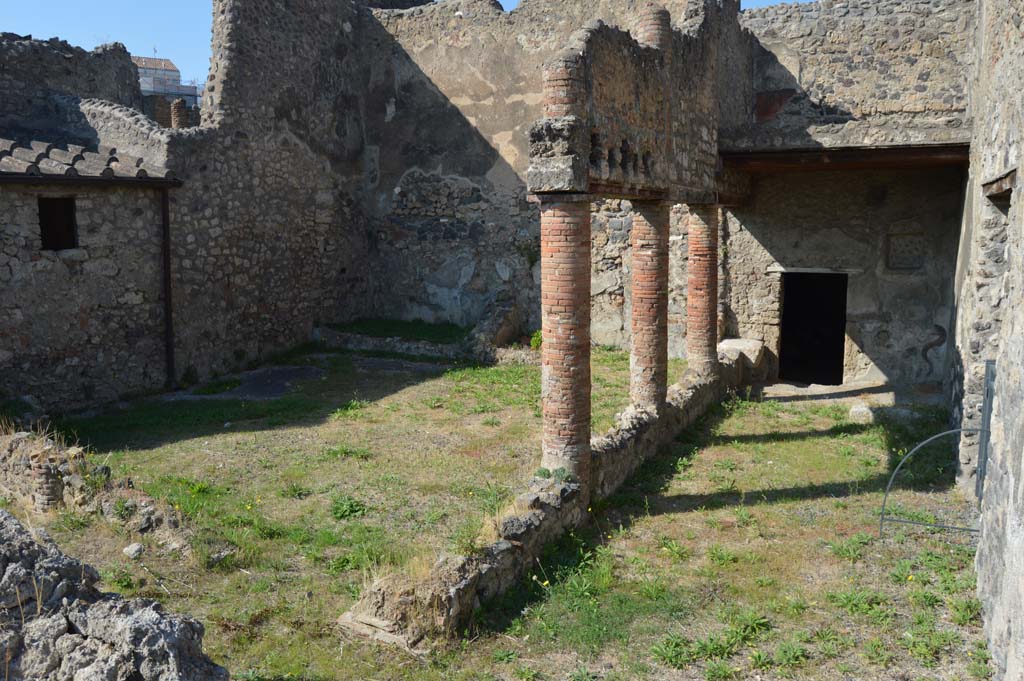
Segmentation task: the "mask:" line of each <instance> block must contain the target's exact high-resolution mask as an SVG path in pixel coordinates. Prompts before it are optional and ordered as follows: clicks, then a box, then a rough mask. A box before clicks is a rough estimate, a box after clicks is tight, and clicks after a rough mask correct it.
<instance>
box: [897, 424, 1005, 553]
mask: <svg viewBox="0 0 1024 681" xmlns="http://www.w3.org/2000/svg"><path fill="white" fill-rule="evenodd" d="M987 432H988V430H987V429H985V428H956V429H954V430H947V431H946V432H944V433H939V434H938V435H932V436H931V437H930V438H928V439H927V440H925V441H924V442H922V443H921V444H919V445H917V446H916V447H914V448H913V449H911V450H910V452H909V453H908V454H907V455H906V456H905V457H903V459H902V460H901V461H900V463H899V465H897V466H896V470H894V471H893V472H892V476H890V478H889V484H888V485H886V486H885V496H884V497H882V514H881V516H880V517H879V518H878V536H879V537H881V536H882V528H883V526H884V525H885V522H886V521H887V520H888V521H889V522H890V523H902V524H904V525H919V526H921V527H938V528H940V529H943V530H960V531H961V532H977V531H978V530H976V529H974V528H971V527H958V526H956V525H943V524H941V523H922V522H919V521H917V520H904V519H903V518H886V516H885V505H886V504H887V503H888V502H889V492H890V490H892V485H893V483H894V482H896V476H897V475H899V473H900V469H902V468H903V464H905V463H906V462H907V461H908V460H909V459H910V457H912V456H914V454H917V452H918V450H919V449H921V448H922V447H924V446H925V445H927V444H930V443H932V442H934V441H935V440H938V439H939V438H940V437H946V436H947V435H956V434H958V433H987Z"/></svg>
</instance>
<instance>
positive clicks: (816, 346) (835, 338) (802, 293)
mask: <svg viewBox="0 0 1024 681" xmlns="http://www.w3.org/2000/svg"><path fill="white" fill-rule="evenodd" d="M846 283H847V275H845V274H817V273H815V274H810V273H804V272H791V273H786V274H783V275H782V342H781V348H780V350H779V378H781V379H782V380H784V381H792V382H794V383H819V384H821V385H840V384H841V383H842V382H843V355H844V353H845V346H846Z"/></svg>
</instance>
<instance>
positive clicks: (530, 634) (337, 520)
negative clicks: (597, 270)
mask: <svg viewBox="0 0 1024 681" xmlns="http://www.w3.org/2000/svg"><path fill="white" fill-rule="evenodd" d="M281 361H282V362H284V363H294V364H301V365H307V366H308V365H313V366H318V367H320V368H321V369H322V373H321V375H320V377H319V378H317V379H314V380H310V381H306V382H304V383H301V384H300V385H299V386H298V387H297V389H296V390H295V391H294V392H293V393H291V394H289V395H287V396H284V397H281V398H278V399H275V400H269V401H261V402H257V401H245V402H243V401H238V400H202V401H180V402H165V401H148V400H147V401H142V402H139V403H136V404H134V405H131V406H128V407H127V408H124V409H120V410H117V411H114V412H109V413H105V414H100V415H96V416H92V417H90V418H87V419H78V420H73V421H68V422H65V423H63V424H61V427H62V428H63V429H64V430H65V431H66V432H74V433H76V434H77V436H78V438H79V439H80V440H81V441H82V442H83V443H88V444H89V445H90V446H91V447H92V450H93V454H92V456H93V457H94V458H95V460H97V461H98V462H101V463H106V464H108V465H110V466H111V467H112V468H113V470H114V475H115V477H128V478H131V479H132V481H133V483H134V484H135V486H136V487H139V488H142V489H144V490H145V491H147V492H149V493H150V494H152V495H153V496H155V497H158V498H161V499H165V500H167V501H168V502H170V503H171V504H173V505H174V506H176V507H177V508H179V509H180V510H181V512H182V513H183V514H184V515H185V516H187V517H188V519H189V521H190V525H191V527H192V528H193V529H194V536H193V537H192V538H191V541H190V545H191V551H190V555H188V556H181V555H178V554H176V553H167V552H165V551H161V550H160V549H159V548H158V547H155V546H154V547H151V548H150V550H148V551H147V553H146V554H144V557H143V559H142V561H140V562H132V561H129V560H127V559H126V558H125V557H124V556H123V555H122V554H121V548H123V547H124V546H125V545H126V544H127V543H129V542H131V541H136V540H137V539H138V537H129V536H123V535H122V534H119V533H118V532H117V531H115V529H114V528H113V526H112V525H109V524H107V523H105V522H103V521H101V520H97V519H93V518H90V517H83V516H77V515H74V514H64V515H62V516H60V517H57V518H55V519H53V522H52V527H51V528H50V529H51V531H52V533H53V534H54V536H55V538H56V539H57V541H58V542H59V543H60V545H61V546H62V548H64V549H65V550H66V551H68V552H69V553H72V554H74V555H77V556H80V557H83V558H85V559H87V560H88V561H89V562H91V563H93V564H94V565H96V566H97V567H99V568H100V569H101V571H102V573H103V575H104V580H105V584H104V586H105V587H106V588H110V589H115V590H118V591H121V592H123V593H125V594H128V595H145V596H147V597H152V598H156V599H158V600H161V601H163V602H164V603H166V604H167V607H168V608H170V609H172V610H176V611H179V612H185V613H189V614H191V615H193V616H194V617H196V618H198V619H200V620H201V621H202V622H203V623H204V624H205V625H206V629H207V636H206V647H207V650H208V652H209V653H210V654H211V656H212V657H214V659H216V660H217V661H218V662H220V663H221V664H224V665H225V666H227V667H228V668H229V669H230V670H231V672H232V675H233V677H234V678H240V679H250V680H253V681H254V680H257V679H263V680H271V679H274V680H276V679H310V680H312V679H318V680H319V679H731V678H735V679H755V678H762V679H776V678H797V679H845V678H856V679H875V678H877V679H904V678H905V679H908V680H910V679H913V680H915V681H917V680H919V679H954V678H955V679H963V678H987V662H986V658H985V654H984V648H983V647H981V646H980V643H979V642H980V641H981V631H980V622H979V618H978V603H977V601H976V600H974V598H973V588H974V577H973V568H972V556H973V548H972V546H971V545H970V544H969V543H968V539H967V538H965V537H963V536H958V535H953V534H950V533H938V532H931V531H927V530H917V529H907V530H901V529H900V528H892V529H890V530H889V531H888V533H887V535H886V537H885V538H883V539H878V538H877V530H876V524H877V512H878V508H879V506H880V503H881V490H882V489H883V487H884V483H885V481H886V480H887V477H888V471H889V468H890V466H891V465H892V463H893V462H892V457H893V452H895V451H898V450H900V449H905V448H907V447H909V446H911V445H912V444H914V443H915V442H916V441H917V440H919V439H922V438H923V436H925V435H927V434H931V433H934V432H936V431H937V430H938V429H940V427H941V425H942V418H943V417H942V415H941V413H934V412H929V411H927V410H925V411H919V412H917V413H916V414H911V415H910V416H907V415H906V414H904V415H903V416H902V417H901V418H900V419H899V420H893V421H891V422H883V423H880V424H877V425H860V424H852V423H849V422H848V421H847V420H846V414H847V408H846V407H843V406H840V405H825V406H822V405H801V404H778V403H774V402H763V403H762V402H749V401H742V400H733V401H731V402H730V403H728V404H727V405H725V406H723V407H722V408H721V409H719V410H717V411H716V412H715V413H712V414H710V415H709V416H708V417H707V418H706V419H704V420H703V421H702V422H701V423H700V424H698V425H697V426H695V427H694V428H693V429H691V430H690V431H689V432H687V433H685V434H684V435H683V436H682V437H681V438H679V440H678V441H677V442H676V443H674V444H673V445H672V446H671V447H669V448H667V449H666V451H664V452H663V453H662V455H661V456H659V457H658V458H657V459H655V460H653V461H651V462H650V463H649V464H648V465H646V466H645V467H644V468H643V469H642V470H641V471H640V473H639V475H637V476H636V478H635V479H634V480H633V481H632V482H631V483H630V485H629V486H627V487H626V488H625V489H623V490H622V491H620V493H619V494H617V495H616V496H615V497H614V498H612V499H610V500H608V501H606V502H603V503H601V504H598V505H595V507H594V508H593V523H591V525H590V527H588V528H586V529H585V530H582V531H581V532H579V533H578V534H576V535H574V536H572V537H569V538H567V539H566V540H565V541H564V542H563V543H562V544H560V545H559V546H556V547H552V549H551V551H550V554H549V555H548V556H546V557H545V559H544V560H542V561H540V562H539V563H538V565H537V567H536V570H535V571H534V572H533V574H531V575H530V576H529V578H528V579H527V580H526V581H525V582H524V584H523V586H522V587H521V588H520V589H518V590H516V591H515V592H513V593H511V594H509V595H508V596H507V597H506V598H505V599H504V600H503V601H502V602H500V603H494V604H490V605H488V606H487V608H486V609H485V610H484V611H483V612H481V613H479V616H478V618H477V622H476V624H475V626H474V629H473V631H472V632H471V633H470V636H469V638H468V639H466V640H465V641H462V642H459V643H454V644H452V645H450V646H440V647H438V648H437V649H436V650H435V651H434V652H433V653H432V654H431V655H429V656H428V657H427V658H425V659H419V658H413V657H410V656H407V655H404V654H400V653H398V652H397V651H395V650H391V649H387V648H381V647H377V646H371V645H368V644H366V643H363V642H360V641H342V640H341V639H340V638H339V636H338V632H337V631H336V629H335V627H334V622H335V620H336V618H337V617H338V615H339V614H340V613H341V612H343V611H344V610H345V609H346V608H347V607H348V606H349V605H350V604H351V603H352V602H353V600H354V599H355V598H357V597H358V594H359V592H360V590H361V589H362V588H363V586H364V585H365V584H366V583H367V581H369V580H371V579H372V578H373V576H374V575H376V574H380V573H381V572H382V571H387V570H396V569H400V570H406V571H422V570H426V569H427V568H428V567H429V565H430V564H431V563H432V561H433V560H434V558H435V557H436V556H437V555H438V553H440V552H441V551H445V550H454V551H468V550H472V549H473V547H474V545H475V544H476V543H477V542H478V535H479V533H480V531H481V528H483V527H485V526H486V524H487V522H488V521H489V519H490V518H492V517H494V516H495V515H496V514H497V513H498V512H499V511H500V510H501V509H502V508H503V507H504V506H505V504H506V503H507V502H508V500H509V499H510V498H511V495H512V494H513V493H514V491H515V489H516V488H517V486H518V485H519V483H520V481H521V480H523V479H524V478H526V477H527V476H528V475H529V474H530V473H531V472H532V471H533V470H534V469H535V468H536V466H537V464H538V460H539V433H540V428H539V426H540V418H539V390H540V388H539V369H538V368H537V367H536V366H497V367H471V366H466V367H452V366H447V365H441V364H431V363H425V362H410V361H407V360H404V359H401V358H395V357H372V356H366V355H350V354H334V353H325V352H323V351H320V350H317V349H310V352H308V353H296V354H293V355H292V356H289V357H286V358H282V360H281ZM593 365H594V366H593V370H594V407H595V408H594V429H595V431H598V432H600V431H603V430H605V429H606V428H607V427H609V426H610V425H611V423H612V420H613V416H614V414H615V412H617V411H618V410H620V409H622V408H623V407H624V406H625V405H626V402H627V400H628V381H629V379H628V374H629V359H628V354H627V353H624V352H621V351H615V350H610V349H597V350H595V353H594V359H593ZM682 370H683V367H682V365H681V364H679V363H674V365H673V367H672V374H671V375H672V376H674V377H678V376H679V375H680V374H681V373H682ZM232 385H233V384H225V385H223V386H221V388H222V389H230V387H232ZM216 391H217V388H216V387H214V388H212V389H211V390H210V391H209V392H216ZM950 460H951V454H950V450H949V449H948V445H938V446H936V447H934V448H933V449H931V450H930V451H928V452H926V453H925V454H924V455H923V456H922V457H921V459H920V460H919V461H918V462H917V463H915V465H914V466H913V467H912V468H911V469H910V475H909V476H908V477H906V478H904V479H903V480H902V484H901V487H900V488H899V490H898V491H897V493H896V495H895V497H894V499H893V501H894V502H895V503H896V509H897V513H899V514H901V515H903V516H904V517H907V518H913V519H930V518H934V517H941V518H943V519H945V520H947V521H948V520H959V521H960V522H966V521H965V520H964V519H963V518H961V516H966V515H969V509H966V508H964V506H963V504H962V502H960V501H959V500H958V498H957V496H956V494H955V492H953V491H952V490H951V489H950V484H951V479H952V472H951V470H950V468H949V466H948V465H944V464H943V462H948V461H950Z"/></svg>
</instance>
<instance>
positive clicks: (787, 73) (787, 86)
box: [723, 0, 976, 149]
mask: <svg viewBox="0 0 1024 681" xmlns="http://www.w3.org/2000/svg"><path fill="white" fill-rule="evenodd" d="M975 4H976V3H975V0H909V1H908V0H819V1H818V2H812V3H807V4H783V5H772V6H768V7H763V8H759V9H753V10H746V11H744V12H743V13H742V23H743V25H744V26H745V27H746V28H748V29H749V30H751V31H752V32H753V33H754V34H755V35H756V38H757V40H756V41H755V44H754V45H753V48H752V54H751V58H752V60H753V81H754V82H753V87H754V102H753V103H754V107H753V109H754V110H753V120H754V122H755V124H754V125H752V126H748V125H746V123H747V122H749V121H750V119H749V118H748V119H747V121H738V122H739V123H741V125H739V126H736V127H732V128H730V129H728V130H723V138H724V140H725V141H724V144H723V146H724V147H727V148H730V149H771V148H798V147H819V146H823V145H824V146H874V145H892V144H923V143H939V142H943V143H945V142H967V141H968V140H969V139H970V130H971V128H970V123H969V121H968V119H967V112H966V107H967V73H968V72H969V70H970V65H971V63H972V61H973V58H974V52H973V45H972V37H973V30H972V29H973V26H974V8H975Z"/></svg>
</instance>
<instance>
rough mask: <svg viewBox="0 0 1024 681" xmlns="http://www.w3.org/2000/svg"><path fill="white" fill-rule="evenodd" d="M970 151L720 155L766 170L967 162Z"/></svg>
mask: <svg viewBox="0 0 1024 681" xmlns="http://www.w3.org/2000/svg"><path fill="white" fill-rule="evenodd" d="M970 152H971V148H970V145H968V144H941V145H920V146H901V147H871V148H859V147H844V148H835V149H791V150H786V151H723V152H721V154H720V156H721V157H722V163H723V165H724V166H725V167H726V168H728V169H729V170H739V171H742V172H748V173H765V172H779V171H799V170H818V171H820V170H859V169H865V168H922V167H942V166H966V165H967V164H968V163H970Z"/></svg>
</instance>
